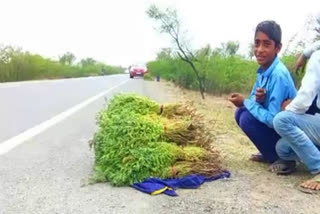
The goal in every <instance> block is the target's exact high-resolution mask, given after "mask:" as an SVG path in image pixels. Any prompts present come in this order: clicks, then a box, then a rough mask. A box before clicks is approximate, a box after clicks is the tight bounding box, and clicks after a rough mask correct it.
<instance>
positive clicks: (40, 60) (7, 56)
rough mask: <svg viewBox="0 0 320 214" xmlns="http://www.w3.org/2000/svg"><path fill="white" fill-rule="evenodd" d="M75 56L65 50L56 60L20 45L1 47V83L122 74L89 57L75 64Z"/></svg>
mask: <svg viewBox="0 0 320 214" xmlns="http://www.w3.org/2000/svg"><path fill="white" fill-rule="evenodd" d="M75 59H76V58H75V56H74V55H73V54H72V53H70V52H67V53H66V54H64V55H63V56H61V57H60V58H59V60H58V61H55V60H52V59H48V58H44V57H42V56H40V55H38V54H32V53H29V52H25V51H22V50H21V49H20V48H14V47H11V46H0V82H9V81H23V80H41V79H58V78H72V77H86V76H97V75H102V74H105V75H108V74H117V73H123V72H124V69H123V68H121V67H115V66H110V65H106V64H103V63H101V62H97V61H96V60H94V59H92V58H86V59H82V60H81V61H80V62H79V63H77V64H75V63H74V61H75Z"/></svg>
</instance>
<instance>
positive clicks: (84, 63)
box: [80, 58, 96, 67]
mask: <svg viewBox="0 0 320 214" xmlns="http://www.w3.org/2000/svg"><path fill="white" fill-rule="evenodd" d="M94 64H96V61H95V60H94V59H92V58H85V59H82V60H81V61H80V65H81V66H82V67H86V66H90V65H94Z"/></svg>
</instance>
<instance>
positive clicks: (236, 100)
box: [228, 93, 244, 107]
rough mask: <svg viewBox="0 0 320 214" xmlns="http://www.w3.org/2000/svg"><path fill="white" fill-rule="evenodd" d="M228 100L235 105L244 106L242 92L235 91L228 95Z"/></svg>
mask: <svg viewBox="0 0 320 214" xmlns="http://www.w3.org/2000/svg"><path fill="white" fill-rule="evenodd" d="M228 100H229V101H230V102H232V103H233V104H234V105H235V106H237V107H241V106H243V102H244V96H243V95H242V94H238V93H233V94H231V95H230V96H229V97H228Z"/></svg>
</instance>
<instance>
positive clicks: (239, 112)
mask: <svg viewBox="0 0 320 214" xmlns="http://www.w3.org/2000/svg"><path fill="white" fill-rule="evenodd" d="M245 110H246V109H243V108H237V109H236V111H235V113H234V119H235V120H236V122H237V124H238V125H239V126H240V118H241V115H242V113H243V111H245Z"/></svg>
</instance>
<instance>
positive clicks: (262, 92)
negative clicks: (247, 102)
mask: <svg viewBox="0 0 320 214" xmlns="http://www.w3.org/2000/svg"><path fill="white" fill-rule="evenodd" d="M265 98H266V89H264V88H257V89H256V101H257V102H258V103H263V102H264V100H265Z"/></svg>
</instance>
